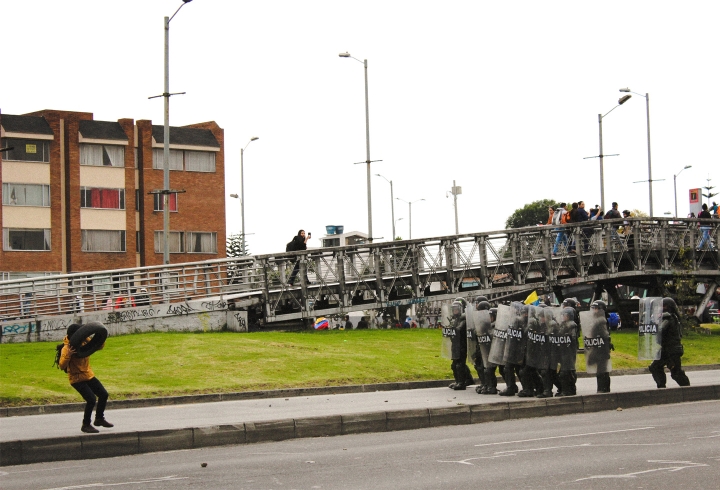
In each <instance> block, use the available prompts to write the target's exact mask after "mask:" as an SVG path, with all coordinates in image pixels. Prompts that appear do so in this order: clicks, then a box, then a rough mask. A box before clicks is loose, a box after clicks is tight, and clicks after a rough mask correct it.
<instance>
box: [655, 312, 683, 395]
mask: <svg viewBox="0 0 720 490" xmlns="http://www.w3.org/2000/svg"><path fill="white" fill-rule="evenodd" d="M662 309H663V314H662V323H661V324H660V342H661V345H662V348H661V350H660V359H658V360H656V361H653V362H652V364H650V368H649V369H650V372H651V373H652V377H653V379H654V380H655V383H656V384H657V387H658V388H665V383H666V382H667V376H666V375H665V366H667V367H669V368H670V377H671V378H672V379H674V380H675V381H676V382H677V384H678V385H680V386H690V380H689V379H688V377H687V375H686V374H685V371H683V369H682V363H681V361H680V358H681V357H682V356H683V354H684V352H685V349H684V348H683V345H682V340H681V339H682V327H681V326H680V318H679V317H678V314H677V305H676V304H675V301H673V299H672V298H663V300H662Z"/></svg>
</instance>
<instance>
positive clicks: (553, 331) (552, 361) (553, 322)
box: [543, 306, 562, 371]
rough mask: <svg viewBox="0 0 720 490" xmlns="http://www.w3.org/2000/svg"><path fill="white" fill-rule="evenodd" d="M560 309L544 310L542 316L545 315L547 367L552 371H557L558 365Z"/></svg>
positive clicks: (555, 307)
mask: <svg viewBox="0 0 720 490" xmlns="http://www.w3.org/2000/svg"><path fill="white" fill-rule="evenodd" d="M561 311H562V308H559V307H557V306H554V307H552V308H545V309H544V310H543V314H544V315H545V326H546V329H547V335H548V344H549V345H548V367H549V368H550V369H551V370H552V371H557V367H558V366H559V365H560V346H559V337H560V321H561V315H560V312H561Z"/></svg>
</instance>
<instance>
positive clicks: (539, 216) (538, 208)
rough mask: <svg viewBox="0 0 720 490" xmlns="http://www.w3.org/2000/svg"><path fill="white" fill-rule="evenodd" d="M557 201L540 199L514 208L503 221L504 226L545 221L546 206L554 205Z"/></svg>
mask: <svg viewBox="0 0 720 490" xmlns="http://www.w3.org/2000/svg"><path fill="white" fill-rule="evenodd" d="M556 205H557V201H555V200H553V199H540V200H539V201H533V202H531V203H530V204H526V205H525V206H524V207H522V208H520V209H516V210H515V212H514V213H513V214H511V215H510V217H509V218H508V219H507V221H505V228H522V227H524V226H535V225H538V224H543V225H544V224H545V223H547V219H548V208H549V207H550V206H552V207H555V206H556Z"/></svg>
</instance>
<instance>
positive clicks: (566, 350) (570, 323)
mask: <svg viewBox="0 0 720 490" xmlns="http://www.w3.org/2000/svg"><path fill="white" fill-rule="evenodd" d="M553 341H554V342H555V348H556V349H557V350H556V360H557V362H558V364H559V367H560V370H561V371H574V370H575V356H576V355H577V323H575V310H574V309H573V308H561V309H560V318H559V319H558V327H557V334H555V335H554V339H551V342H553Z"/></svg>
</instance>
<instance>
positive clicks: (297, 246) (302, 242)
mask: <svg viewBox="0 0 720 490" xmlns="http://www.w3.org/2000/svg"><path fill="white" fill-rule="evenodd" d="M311 236H312V233H308V234H307V235H305V230H300V231H298V234H297V235H295V237H294V238H293V239H292V242H290V243H292V250H290V251H291V252H299V251H300V250H307V241H308V240H309V239H310V237H311ZM298 272H300V257H298V258H297V261H296V262H295V268H293V271H292V274H290V280H289V281H288V284H290V285H291V286H292V285H293V283H294V282H295V278H296V277H297V275H298ZM305 282H306V283H307V282H308V281H307V272H306V273H305Z"/></svg>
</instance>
